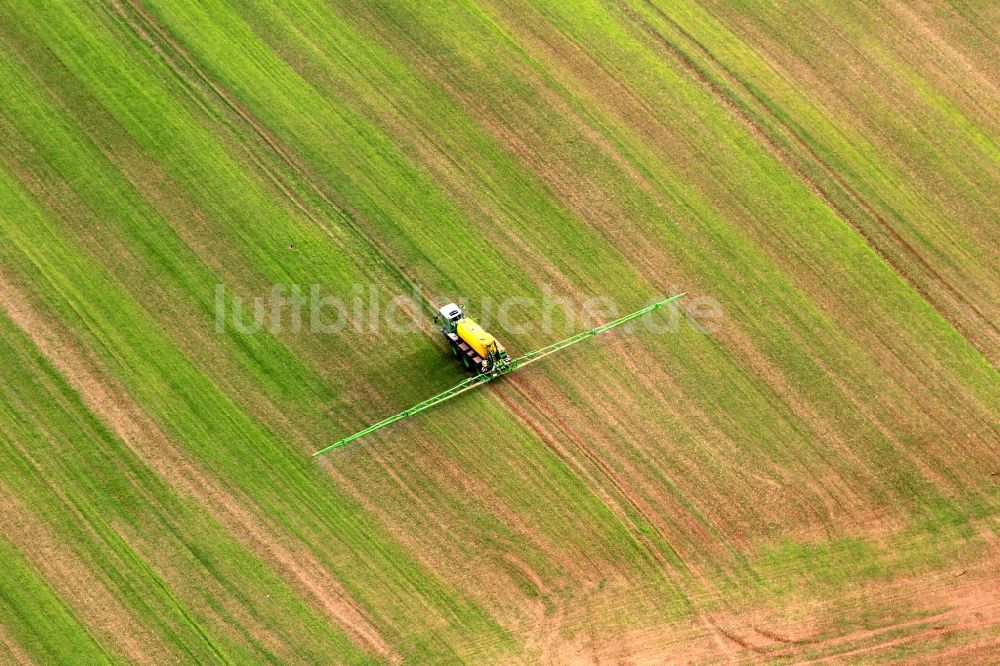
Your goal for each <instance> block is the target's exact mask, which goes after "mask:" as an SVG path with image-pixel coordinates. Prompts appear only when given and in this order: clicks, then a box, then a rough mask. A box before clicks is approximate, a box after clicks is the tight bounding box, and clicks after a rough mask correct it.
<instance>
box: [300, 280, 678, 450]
mask: <svg viewBox="0 0 1000 666" xmlns="http://www.w3.org/2000/svg"><path fill="white" fill-rule="evenodd" d="M685 293H687V292H684V293H681V294H677V295H676V296H671V297H670V298H667V299H664V300H662V301H658V302H656V303H653V304H651V305H647V306H646V307H644V308H643V309H641V310H637V311H636V312H633V313H632V314H629V315H625V316H624V317H621V318H619V319H615V320H614V321H610V322H608V323H607V324H601V325H600V326H597V327H595V328H592V329H590V330H589V331H585V332H583V333H577V334H576V335H573V336H570V337H568V338H566V339H565V340H560V341H559V342H556V343H554V344H551V345H549V346H547V347H542V348H541V349H536V350H535V351H533V352H528V353H527V354H525V355H524V356H521V357H519V358H516V359H514V360H513V361H511V363H510V365H509V366H508V367H507V368H506V369H505V370H504V371H503V372H501V373H497V374H490V375H476V376H475V377H469V378H468V379H465V380H463V381H461V382H459V383H458V384H456V385H455V386H452V387H451V388H450V389H447V390H445V391H442V392H440V393H438V394H437V395H435V396H432V397H430V398H428V399H427V400H424V401H423V402H419V403H417V404H416V405H414V406H413V407H410V408H409V409H407V410H404V411H402V412H400V413H398V414H394V415H392V416H390V417H388V418H385V419H382V420H381V421H379V422H378V423H373V424H372V425H370V426H368V427H367V428H365V429H364V430H361V431H359V432H356V433H354V434H353V435H351V436H349V437H345V438H344V439H341V440H339V441H337V442H334V443H333V444H331V445H330V446H327V447H325V448H322V449H320V450H319V451H316V452H315V453H314V454H313V457H316V456H320V455H323V454H324V453H327V452H328V451H332V450H334V449H339V448H340V447H342V446H345V445H346V444H350V443H351V442H353V441H354V440H356V439H360V438H361V437H364V436H365V435H369V434H371V433H373V432H375V431H376V430H381V429H382V428H385V427H386V426H389V425H392V424H393V423H396V422H397V421H402V420H403V419H405V418H407V417H410V416H413V415H414V414H417V413H418V412H422V411H424V410H425V409H429V408H431V407H434V406H435V405H439V404H441V403H442V402H445V401H446V400H451V399H452V398H454V397H456V396H458V395H461V394H462V393H465V392H466V391H469V390H471V389H474V388H476V387H477V386H480V385H481V384H485V383H486V382H489V381H491V380H493V379H496V378H497V377H499V376H501V375H503V374H507V373H510V372H513V371H514V370H516V369H517V368H519V367H523V366H525V365H528V364H530V363H534V362H535V361H538V360H540V359H542V358H544V357H545V356H548V355H549V354H554V353H555V352H557V351H561V350H563V349H566V347H569V346H572V345H575V344H576V343H578V342H582V341H584V340H586V339H587V338H592V337H594V336H595V335H600V334H601V333H605V332H607V331H610V330H611V329H613V328H615V327H618V326H621V325H622V324H625V323H628V322H630V321H632V320H633V319H638V318H639V317H641V316H643V315H646V314H649V313H650V312H653V311H654V310H657V309H659V308H661V307H663V306H664V305H666V304H668V303H670V302H672V301H676V300H677V299H679V298H680V297H681V296H683V295H684V294H685Z"/></svg>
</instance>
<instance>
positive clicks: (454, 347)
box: [449, 340, 458, 358]
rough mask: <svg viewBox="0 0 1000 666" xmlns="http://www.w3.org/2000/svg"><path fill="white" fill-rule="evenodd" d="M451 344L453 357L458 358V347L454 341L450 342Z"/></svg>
mask: <svg viewBox="0 0 1000 666" xmlns="http://www.w3.org/2000/svg"><path fill="white" fill-rule="evenodd" d="M449 342H450V343H451V355H452V356H454V357H455V358H458V345H456V344H455V342H454V341H453V340H449Z"/></svg>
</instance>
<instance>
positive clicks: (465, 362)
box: [462, 354, 472, 370]
mask: <svg viewBox="0 0 1000 666" xmlns="http://www.w3.org/2000/svg"><path fill="white" fill-rule="evenodd" d="M462 365H464V366H465V369H466V370H472V361H470V360H469V355H468V354H462Z"/></svg>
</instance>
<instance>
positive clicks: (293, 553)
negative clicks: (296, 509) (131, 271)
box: [0, 274, 399, 661]
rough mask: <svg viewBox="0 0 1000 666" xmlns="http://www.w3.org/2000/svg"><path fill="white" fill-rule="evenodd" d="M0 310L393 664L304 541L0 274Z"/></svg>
mask: <svg viewBox="0 0 1000 666" xmlns="http://www.w3.org/2000/svg"><path fill="white" fill-rule="evenodd" d="M0 307H2V308H3V309H4V310H6V311H7V314H8V315H9V316H10V318H11V320H12V321H13V322H14V323H15V324H16V325H17V326H18V327H19V328H20V329H22V330H23V331H24V332H25V333H26V334H27V335H28V336H29V337H30V338H31V340H32V341H33V342H34V344H35V346H36V347H37V348H38V349H39V350H40V351H41V353H42V354H43V355H44V356H45V357H46V358H47V359H48V361H49V362H50V363H52V365H53V366H54V367H55V368H56V369H57V370H58V371H59V372H60V374H62V375H63V377H64V378H65V379H66V381H67V383H68V384H69V385H70V386H71V387H72V388H73V389H74V390H75V391H76V392H77V393H78V394H79V395H80V397H81V398H82V399H83V401H84V403H85V404H86V405H87V407H88V408H89V409H90V410H91V411H92V412H93V413H94V414H95V415H97V416H98V417H99V418H100V419H101V420H102V421H103V422H105V423H106V424H107V425H108V426H109V427H110V428H111V430H112V431H113V432H114V433H115V434H116V435H117V436H118V437H120V438H121V439H122V441H124V442H125V443H126V444H128V445H129V447H130V448H132V449H133V450H134V451H135V453H136V455H137V456H139V458H140V459H142V460H143V461H145V462H146V463H147V464H148V465H149V466H150V467H151V468H152V469H153V470H154V471H155V472H156V473H157V474H159V475H160V476H161V477H162V478H163V479H165V480H166V481H167V482H168V483H169V484H170V485H171V486H173V487H174V488H176V489H177V490H178V491H179V492H181V493H183V494H185V495H189V496H191V497H194V498H195V499H197V500H198V501H199V503H200V504H201V505H202V506H204V507H206V509H207V508H209V507H211V508H212V509H213V511H212V513H213V515H214V516H215V517H216V518H217V519H218V520H219V521H220V522H221V523H222V524H223V525H225V526H226V527H227V528H228V529H229V530H230V532H231V533H232V534H233V536H234V537H236V539H237V540H238V541H240V542H241V543H243V544H244V545H245V546H246V547H247V548H248V549H249V550H250V551H251V552H253V553H255V554H256V555H257V556H258V557H260V558H261V559H262V560H263V561H265V562H267V563H269V564H270V565H271V566H272V567H274V569H275V570H276V571H277V572H278V573H279V574H280V575H281V577H282V578H283V579H284V580H286V581H287V582H288V583H289V584H290V585H292V586H293V587H294V588H295V589H297V590H298V591H299V592H300V593H302V594H303V596H304V597H305V598H307V599H309V600H310V601H311V602H312V604H313V605H314V606H315V607H316V608H318V609H319V610H320V611H322V612H323V613H324V614H325V615H326V616H327V617H329V618H330V619H331V620H332V621H334V622H335V623H336V624H337V625H339V626H341V627H343V628H344V629H345V630H346V631H347V633H348V634H349V635H351V636H352V637H353V638H354V639H355V640H356V641H357V642H358V644H359V645H360V646H361V647H362V648H367V649H373V650H375V651H376V652H377V653H378V654H380V655H382V656H383V657H386V658H388V659H391V660H393V661H396V660H398V659H399V656H398V654H396V652H395V651H394V650H393V649H392V647H391V646H390V645H389V644H388V643H387V642H386V641H385V640H384V639H383V638H382V636H381V635H380V633H379V631H378V629H377V628H376V627H375V625H374V623H373V622H372V621H371V620H370V619H369V618H368V617H366V614H365V612H364V610H363V609H362V608H361V607H360V606H359V605H357V604H356V603H355V602H354V601H353V600H352V599H351V598H350V595H349V594H348V593H347V592H346V590H344V589H343V586H342V585H341V584H340V583H339V582H338V581H337V580H336V579H334V578H333V577H332V576H330V574H329V572H328V571H326V569H325V568H324V567H323V565H322V563H321V562H320V561H319V560H317V559H316V557H315V556H314V555H313V554H312V552H311V551H310V550H309V549H308V548H307V547H306V546H304V545H303V544H300V543H295V542H293V541H291V540H290V539H288V538H287V537H285V536H284V535H281V534H280V533H279V532H278V531H277V530H276V529H275V528H274V527H273V526H271V525H270V524H269V521H268V520H267V519H266V518H264V517H263V516H260V515H258V514H256V512H255V511H254V510H252V509H248V508H246V503H245V502H242V501H241V500H240V499H239V498H238V497H236V496H235V495H233V494H232V493H230V492H227V491H226V490H225V489H224V488H223V487H222V486H221V485H220V484H219V483H218V482H217V481H216V480H215V479H212V478H211V477H209V476H208V475H206V474H205V473H204V472H203V471H202V470H200V469H198V468H197V466H196V465H195V464H193V463H192V462H190V461H189V460H188V459H187V456H186V454H185V453H184V452H183V451H182V450H181V448H180V447H178V446H177V445H176V444H175V443H174V442H172V441H171V440H170V439H169V438H168V437H167V435H166V434H165V433H164V432H163V431H162V430H161V429H160V428H159V426H158V425H156V423H155V422H154V421H153V420H152V419H151V418H150V417H149V416H148V415H147V414H146V413H145V412H144V411H143V410H142V409H141V408H140V407H139V406H138V405H137V404H135V403H134V402H133V401H132V400H131V399H130V398H129V397H128V395H127V393H126V392H125V391H124V389H122V388H121V387H120V386H118V385H117V383H116V382H115V381H114V380H112V379H111V378H110V375H109V374H108V373H107V372H106V371H104V370H103V368H102V367H101V364H100V362H99V361H97V360H96V359H94V358H93V357H90V356H89V355H88V354H87V353H86V352H84V351H82V350H80V349H78V348H76V347H75V346H74V344H73V343H72V337H71V335H70V334H68V333H66V332H64V331H61V330H59V329H57V328H56V325H55V324H54V323H53V322H51V321H48V320H45V319H43V318H42V317H41V315H39V314H38V313H37V312H36V311H35V310H34V308H33V306H32V305H31V302H30V300H29V299H28V298H27V297H26V296H25V295H24V294H23V293H22V292H21V291H20V290H19V289H18V288H17V287H15V285H14V283H13V282H12V281H11V280H10V279H8V278H7V277H6V276H4V275H2V274H0Z"/></svg>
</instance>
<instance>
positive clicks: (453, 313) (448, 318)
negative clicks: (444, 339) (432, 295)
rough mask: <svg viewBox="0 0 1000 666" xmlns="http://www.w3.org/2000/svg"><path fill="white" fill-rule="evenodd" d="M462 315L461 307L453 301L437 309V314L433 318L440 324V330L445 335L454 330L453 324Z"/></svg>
mask: <svg viewBox="0 0 1000 666" xmlns="http://www.w3.org/2000/svg"><path fill="white" fill-rule="evenodd" d="M462 317H463V315H462V308H460V307H458V306H457V305H455V304H454V303H449V304H448V305H446V306H444V307H443V308H441V309H439V310H438V316H437V317H435V319H437V321H438V323H440V324H441V332H442V333H444V334H445V335H447V334H448V333H454V332H455V325H456V324H457V323H458V320H459V319H461V318H462Z"/></svg>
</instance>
